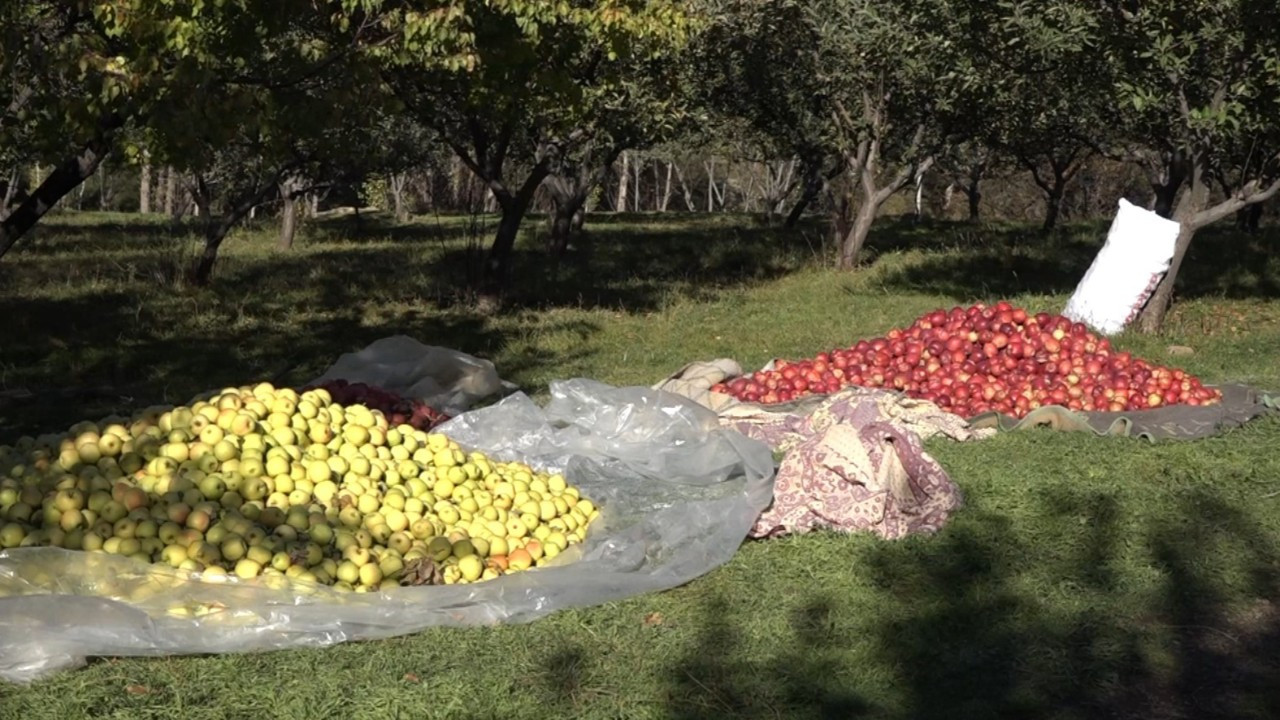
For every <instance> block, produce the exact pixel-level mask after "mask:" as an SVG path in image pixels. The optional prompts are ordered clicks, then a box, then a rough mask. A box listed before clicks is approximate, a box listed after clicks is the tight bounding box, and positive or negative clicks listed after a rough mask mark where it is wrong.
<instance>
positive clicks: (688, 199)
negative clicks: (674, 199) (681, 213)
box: [669, 162, 698, 212]
mask: <svg viewBox="0 0 1280 720" xmlns="http://www.w3.org/2000/svg"><path fill="white" fill-rule="evenodd" d="M669 167H671V168H674V169H675V171H676V180H678V181H679V182H680V197H681V198H683V199H684V207H685V209H686V210H688V211H689V212H697V210H698V208H697V206H696V205H694V202H693V193H692V192H690V191H689V184H688V183H686V182H685V181H684V170H682V169H680V164H679V163H676V162H672V163H671V165H670V166H669Z"/></svg>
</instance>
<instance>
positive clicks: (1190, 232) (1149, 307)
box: [1138, 158, 1280, 334]
mask: <svg viewBox="0 0 1280 720" xmlns="http://www.w3.org/2000/svg"><path fill="white" fill-rule="evenodd" d="M1273 160H1274V159H1273ZM1189 164H1190V168H1189V169H1188V170H1187V172H1186V174H1185V175H1184V177H1185V182H1186V183H1187V184H1188V187H1187V191H1186V192H1185V193H1183V195H1182V197H1181V198H1180V199H1179V201H1178V206H1177V209H1176V210H1175V211H1174V217H1173V219H1174V220H1177V221H1178V222H1179V223H1180V224H1181V228H1180V230H1179V232H1178V240H1177V242H1176V243H1175V244H1174V249H1173V259H1172V261H1170V263H1169V270H1168V271H1167V272H1166V273H1165V275H1164V278H1162V279H1161V280H1160V284H1159V285H1157V286H1156V290H1155V292H1154V293H1152V294H1151V298H1150V299H1149V300H1147V304H1146V306H1145V307H1144V308H1143V310H1142V314H1141V315H1140V316H1139V317H1138V329H1139V330H1140V331H1141V332H1143V333H1148V334H1150V333H1157V332H1159V331H1160V328H1161V326H1162V325H1163V324H1164V318H1165V316H1166V315H1167V314H1168V312H1169V307H1170V305H1171V304H1172V301H1173V288H1174V284H1175V283H1176V282H1177V279H1178V271H1179V270H1181V269H1182V261H1183V259H1184V258H1185V257H1186V255H1187V250H1188V249H1189V248H1190V247H1191V241H1192V239H1194V238H1195V235H1196V232H1197V231H1198V230H1200V228H1202V227H1205V226H1207V225H1211V224H1213V223H1215V222H1217V221H1219V220H1221V219H1223V218H1226V217H1230V216H1231V215H1232V214H1234V213H1237V212H1240V211H1241V210H1243V209H1245V208H1247V207H1250V206H1252V205H1256V204H1258V203H1263V202H1266V201H1267V200H1269V199H1271V198H1272V197H1274V196H1275V195H1276V193H1277V192H1280V179H1277V180H1273V181H1272V182H1271V183H1270V184H1268V185H1266V186H1263V185H1262V183H1261V182H1260V181H1259V180H1253V181H1251V182H1248V183H1245V184H1244V185H1243V186H1242V187H1241V189H1240V190H1239V191H1237V192H1236V193H1235V194H1233V195H1231V196H1229V197H1227V198H1226V199H1224V200H1222V201H1221V202H1219V203H1218V204H1216V205H1214V206H1212V207H1209V206H1208V204H1209V186H1208V183H1207V182H1206V181H1205V178H1204V168H1203V164H1204V161H1203V160H1202V159H1199V158H1193V159H1191V160H1190V163H1189Z"/></svg>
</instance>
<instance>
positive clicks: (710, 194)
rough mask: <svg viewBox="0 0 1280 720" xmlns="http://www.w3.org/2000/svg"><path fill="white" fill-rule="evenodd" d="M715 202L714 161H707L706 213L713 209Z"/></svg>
mask: <svg viewBox="0 0 1280 720" xmlns="http://www.w3.org/2000/svg"><path fill="white" fill-rule="evenodd" d="M715 202H716V159H715V158H711V159H710V160H708V161H707V212H711V211H712V210H714V209H715Z"/></svg>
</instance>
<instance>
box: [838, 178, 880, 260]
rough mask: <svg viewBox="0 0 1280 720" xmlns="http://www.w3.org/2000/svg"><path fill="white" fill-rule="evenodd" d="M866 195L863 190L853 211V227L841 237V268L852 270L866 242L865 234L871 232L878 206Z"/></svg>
mask: <svg viewBox="0 0 1280 720" xmlns="http://www.w3.org/2000/svg"><path fill="white" fill-rule="evenodd" d="M867 196H868V193H867V192H865V191H864V192H863V193H862V200H861V202H859V203H858V206H857V208H856V209H855V210H854V211H853V213H854V214H853V227H851V228H850V229H849V232H848V233H846V234H845V236H844V237H843V238H841V243H840V269H841V270H852V269H853V267H854V266H855V265H857V263H858V255H860V254H861V253H862V246H863V245H865V244H866V242H867V236H868V235H870V234H871V225H872V223H874V222H875V221H876V210H877V209H878V208H877V206H876V204H875V201H874V200H873V199H869V198H868V197H867Z"/></svg>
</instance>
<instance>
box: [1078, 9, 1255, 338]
mask: <svg viewBox="0 0 1280 720" xmlns="http://www.w3.org/2000/svg"><path fill="white" fill-rule="evenodd" d="M1095 11H1096V12H1099V13H1100V17H1101V20H1100V22H1099V28H1100V32H1099V36H1100V40H1101V43H1102V49H1103V51H1104V52H1105V54H1106V56H1107V58H1108V59H1109V60H1110V61H1111V62H1112V63H1113V65H1114V67H1115V73H1116V76H1117V77H1118V81H1117V82H1116V83H1115V86H1114V90H1115V97H1116V103H1115V106H1116V108H1117V113H1116V117H1115V121H1114V123H1112V124H1111V127H1112V128H1113V129H1114V130H1115V135H1114V136H1113V137H1112V138H1111V143H1112V145H1113V147H1119V148H1120V149H1121V150H1126V151H1128V152H1129V154H1130V156H1131V157H1136V158H1138V159H1141V160H1142V161H1144V163H1145V166H1146V167H1147V168H1148V170H1149V173H1150V175H1151V178H1152V185H1153V188H1154V189H1155V190H1156V197H1157V200H1156V206H1155V207H1156V210H1157V212H1160V213H1161V214H1163V215H1166V216H1168V217H1171V218H1172V219H1174V220H1177V221H1178V222H1179V223H1180V225H1181V232H1180V233H1179V235H1178V241H1177V244H1176V246H1175V252H1174V256H1173V262H1172V264H1171V266H1170V268H1169V272H1168V273H1167V274H1166V275H1165V277H1164V279H1163V280H1162V281H1161V283H1160V285H1159V286H1158V287H1157V288H1156V291H1155V293H1154V294H1153V295H1152V297H1151V299H1150V300H1149V301H1148V303H1147V306H1146V307H1145V308H1144V310H1143V312H1142V315H1141V317H1140V318H1139V327H1140V329H1141V330H1142V331H1144V332H1156V331H1158V330H1159V329H1160V326H1161V324H1162V322H1163V320H1164V316H1165V314H1166V312H1167V311H1168V309H1169V305H1170V301H1171V299H1172V297H1173V291H1174V286H1175V283H1176V281H1177V277H1178V271H1179V269H1180V268H1181V266H1182V263H1183V261H1184V260H1185V259H1186V256H1187V251H1188V249H1189V248H1190V247H1191V242H1192V240H1193V238H1194V237H1195V234H1196V232H1197V231H1199V230H1200V229H1201V228H1203V227H1205V226H1206V225H1209V224H1212V223H1214V222H1217V221H1219V220H1221V219H1223V218H1227V217H1231V216H1233V215H1234V214H1236V213H1237V212H1238V211H1240V210H1242V209H1244V208H1247V207H1248V206H1250V205H1254V204H1256V203H1260V202H1264V201H1266V200H1267V199H1269V198H1271V197H1274V196H1275V195H1276V193H1277V192H1280V123H1278V122H1276V118H1277V117H1280V43H1278V42H1277V41H1276V38H1277V37H1280V6H1277V5H1276V4H1275V3H1274V2H1272V1H1270V0H1144V1H1143V2H1110V3H1104V4H1101V5H1100V6H1099V9H1096V10H1095ZM1215 185H1217V186H1218V187H1220V188H1222V189H1224V191H1225V192H1224V193H1223V194H1221V195H1218V194H1215V193H1214V192H1213V188H1214V186H1215Z"/></svg>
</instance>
